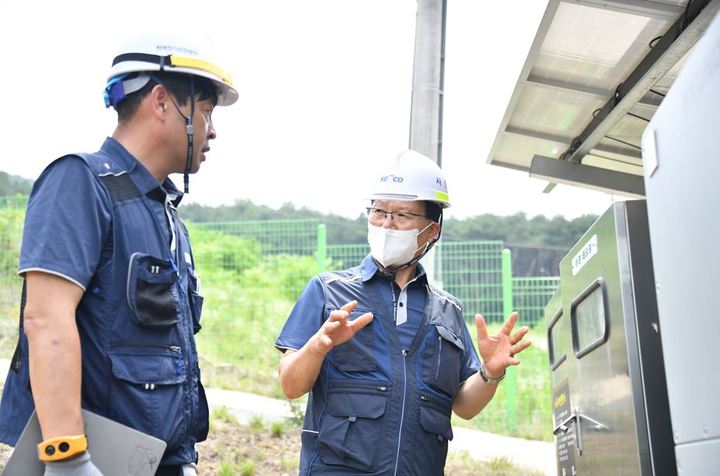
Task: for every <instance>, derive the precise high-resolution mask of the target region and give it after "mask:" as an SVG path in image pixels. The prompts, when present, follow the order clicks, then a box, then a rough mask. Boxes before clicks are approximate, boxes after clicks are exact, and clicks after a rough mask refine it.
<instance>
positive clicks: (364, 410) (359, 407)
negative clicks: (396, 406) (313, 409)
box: [328, 393, 387, 418]
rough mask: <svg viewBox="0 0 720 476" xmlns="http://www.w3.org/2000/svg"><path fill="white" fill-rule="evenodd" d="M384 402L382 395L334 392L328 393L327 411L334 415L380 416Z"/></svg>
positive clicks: (384, 397) (385, 400)
mask: <svg viewBox="0 0 720 476" xmlns="http://www.w3.org/2000/svg"><path fill="white" fill-rule="evenodd" d="M386 404H387V397H386V396H383V395H369V394H365V393H356V394H352V393H335V394H331V395H330V398H329V401H328V413H329V414H330V415H332V416H336V417H361V418H380V417H381V416H382V415H383V414H384V413H385V405H386Z"/></svg>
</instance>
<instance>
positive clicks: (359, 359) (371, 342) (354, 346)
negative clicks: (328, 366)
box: [325, 309, 378, 372]
mask: <svg viewBox="0 0 720 476" xmlns="http://www.w3.org/2000/svg"><path fill="white" fill-rule="evenodd" d="M330 312H332V309H331V310H330V311H328V313H327V315H326V316H325V318H326V319H327V318H328V317H330ZM366 312H368V311H365V310H357V309H356V310H354V311H353V312H352V313H350V316H348V320H349V321H353V320H355V319H356V318H357V317H360V316H361V315H363V314H365V313H366ZM374 326H375V322H370V324H368V325H367V326H365V327H364V328H362V329H360V331H358V332H357V333H356V334H355V335H354V336H353V337H352V339H350V340H349V341H347V342H345V343H342V344H340V345H338V346H336V347H335V348H334V349H333V350H332V351H331V353H330V361H331V362H332V363H333V365H334V366H335V367H336V368H337V369H338V370H340V371H343V372H373V371H375V370H377V367H378V364H377V360H376V357H375V327H374Z"/></svg>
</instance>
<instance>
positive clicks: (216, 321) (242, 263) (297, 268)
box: [0, 197, 559, 438]
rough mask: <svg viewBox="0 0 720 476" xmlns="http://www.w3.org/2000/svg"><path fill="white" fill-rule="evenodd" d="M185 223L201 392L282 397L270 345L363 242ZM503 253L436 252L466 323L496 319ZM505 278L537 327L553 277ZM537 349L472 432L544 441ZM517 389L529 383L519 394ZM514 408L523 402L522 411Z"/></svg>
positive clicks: (4, 234)
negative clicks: (194, 286)
mask: <svg viewBox="0 0 720 476" xmlns="http://www.w3.org/2000/svg"><path fill="white" fill-rule="evenodd" d="M26 201H27V199H26V198H25V197H10V198H7V197H0V247H1V248H0V249H1V250H2V254H0V358H2V359H9V358H10V357H11V355H12V352H13V350H14V347H15V344H16V342H17V337H18V317H17V316H18V312H19V294H20V289H21V284H22V282H21V279H20V278H18V277H17V264H18V259H19V255H20V241H21V236H22V225H23V219H24V214H25V206H26ZM187 225H188V229H189V231H190V234H191V236H192V239H193V252H194V255H195V261H196V266H197V268H198V270H199V272H200V274H201V277H202V281H203V291H204V292H203V294H204V295H205V306H204V309H203V321H202V324H203V330H202V332H200V333H199V334H198V347H199V350H200V355H201V365H202V366H203V379H204V381H205V382H206V384H207V385H209V386H218V387H224V388H228V389H235V390H242V391H247V392H254V393H258V394H262V395H267V396H273V397H281V393H280V390H279V386H278V384H277V371H276V367H277V361H278V358H279V353H278V352H277V351H276V350H275V349H274V348H273V345H272V343H273V342H274V339H275V338H276V336H277V335H278V334H279V332H280V330H281V328H282V326H283V324H284V321H285V319H286V318H287V316H288V314H289V312H290V311H291V309H292V306H293V305H294V303H295V301H296V299H297V298H298V296H299V295H300V293H301V292H302V290H303V288H304V286H305V285H306V283H307V282H308V280H309V279H310V278H311V277H312V276H313V275H315V274H316V273H317V272H318V271H319V270H322V269H344V268H347V267H351V266H355V265H357V264H359V263H360V262H361V261H362V259H363V258H364V257H365V256H366V255H367V254H368V253H369V247H368V245H367V244H330V245H325V243H323V239H322V238H323V237H324V236H325V233H324V229H323V233H320V230H321V229H322V227H321V226H320V225H321V223H320V221H319V220H264V221H243V222H222V223H188V224H187ZM503 249H504V246H503V243H502V242H500V241H443V242H441V243H439V245H438V247H437V249H436V253H435V259H436V262H435V264H436V266H435V272H436V274H435V276H436V281H438V284H440V285H441V286H442V287H443V288H444V289H445V290H446V291H448V292H450V293H451V294H453V295H454V296H456V297H457V298H458V299H459V300H460V301H461V302H462V303H463V312H464V315H465V318H466V319H467V320H468V322H469V323H470V322H472V319H473V317H474V315H475V314H476V313H481V314H483V316H485V318H486V320H487V321H488V322H491V323H492V322H500V321H502V320H504V317H505V316H503V293H504V290H503V284H502V283H503V275H502V252H503ZM320 261H322V262H320ZM511 282H512V290H511V291H512V296H513V301H512V302H513V307H514V309H515V310H517V311H518V312H519V313H520V316H521V323H522V324H526V325H531V326H532V325H536V324H542V320H543V311H544V307H545V304H546V302H547V301H548V300H549V298H550V297H551V296H552V294H553V293H554V291H555V289H556V288H557V286H558V284H559V280H558V278H557V277H516V278H514V279H512V281H511ZM505 291H507V290H505ZM537 352H539V355H535V356H534V357H533V358H534V359H535V360H537V364H536V365H534V364H533V365H531V366H530V367H528V364H527V363H526V362H527V361H528V360H530V358H526V360H525V361H524V364H523V370H522V371H523V372H528V374H527V375H526V376H523V377H519V378H518V385H519V387H518V389H519V390H518V396H517V397H513V399H511V400H512V401H511V400H508V402H507V404H505V403H501V402H503V400H504V398H505V397H504V396H502V392H503V391H504V390H502V389H500V390H499V392H500V394H501V395H500V396H499V398H496V399H495V400H499V401H498V402H494V403H493V407H494V409H493V410H492V411H491V412H484V415H485V416H482V415H481V417H480V418H479V419H476V420H477V422H476V424H477V425H478V426H479V427H481V428H483V429H485V430H486V431H495V432H498V433H505V434H515V435H519V436H527V437H533V438H543V437H544V436H543V435H545V434H546V433H547V431H548V427H549V426H550V421H549V420H550V415H551V414H552V413H551V411H550V409H549V397H548V398H546V397H545V393H548V394H549V390H548V389H546V388H545V387H547V386H548V385H549V383H548V375H546V373H547V372H543V371H542V370H544V369H545V368H546V366H547V364H546V362H547V360H546V356H545V355H544V354H543V353H542V352H541V351H537ZM533 369H535V370H533ZM538 379H539V380H538ZM534 380H538V382H534ZM540 380H542V381H541V382H540ZM522 385H529V386H527V389H526V390H524V391H523V390H522V388H521V386H522ZM538 385H541V387H538ZM523 405H531V406H530V407H528V408H527V409H524V407H523ZM546 406H548V407H547V408H546ZM516 413H517V418H518V421H525V422H528V423H525V424H524V426H523V425H518V427H517V428H513V429H512V430H509V429H508V428H510V427H509V426H508V424H507V421H514V420H512V419H510V420H508V418H510V417H509V416H508V415H510V414H512V415H515V414H516ZM526 413H527V414H526ZM512 418H515V417H514V416H513V417H512ZM531 422H532V423H531Z"/></svg>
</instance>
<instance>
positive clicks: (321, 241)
mask: <svg viewBox="0 0 720 476" xmlns="http://www.w3.org/2000/svg"><path fill="white" fill-rule="evenodd" d="M326 258H327V230H326V229H325V225H323V224H322V223H321V224H319V225H318V227H317V263H318V273H323V272H325V261H326Z"/></svg>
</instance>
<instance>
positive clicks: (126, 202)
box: [0, 35, 237, 476]
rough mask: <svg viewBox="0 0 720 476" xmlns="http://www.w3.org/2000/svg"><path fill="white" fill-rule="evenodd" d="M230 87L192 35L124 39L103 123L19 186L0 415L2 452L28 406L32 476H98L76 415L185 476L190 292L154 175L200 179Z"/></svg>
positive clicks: (192, 423) (196, 427)
mask: <svg viewBox="0 0 720 476" xmlns="http://www.w3.org/2000/svg"><path fill="white" fill-rule="evenodd" d="M236 99H237V92H236V91H235V89H234V88H233V86H232V83H231V80H230V77H229V75H228V74H227V73H225V72H224V71H223V70H222V69H221V68H220V67H219V66H218V65H217V64H216V63H215V58H214V57H213V56H212V49H211V45H210V44H209V42H207V40H206V39H205V38H204V37H197V38H195V37H192V36H188V35H183V36H181V37H172V36H163V35H156V36H153V37H145V38H138V39H137V40H136V41H133V42H131V43H130V44H128V45H127V46H126V47H125V48H124V49H123V50H122V51H120V52H119V54H118V55H117V56H116V57H115V59H114V61H113V64H112V68H111V72H110V75H109V78H108V82H107V86H106V88H105V105H106V106H108V107H110V106H112V107H114V108H115V110H116V111H117V115H118V123H117V127H116V129H115V131H114V133H113V135H112V137H109V138H107V139H106V140H105V142H104V143H103V144H102V147H101V148H100V150H99V151H98V152H95V153H91V154H71V155H67V156H65V157H62V158H60V159H57V160H55V161H54V162H53V163H52V164H50V165H49V166H48V167H47V168H46V169H45V171H44V172H43V173H42V175H41V176H40V178H39V179H38V180H37V181H36V182H35V185H34V187H33V191H32V194H31V196H30V199H29V203H28V209H27V215H26V220H25V229H24V234H23V241H22V250H21V256H20V266H19V274H20V275H21V276H22V277H23V278H24V286H23V299H22V304H21V321H20V326H21V333H20V339H19V342H18V346H17V349H16V352H15V355H14V357H13V360H12V365H11V369H10V371H9V373H8V377H7V380H6V384H5V389H4V391H3V397H2V406H1V407H0V441H3V442H5V443H7V444H10V445H14V444H15V442H16V441H17V439H18V436H19V435H20V432H21V431H22V429H23V427H24V425H25V423H26V421H27V420H28V418H29V417H30V415H31V413H32V411H33V410H34V409H35V410H36V411H37V416H38V419H39V422H40V427H41V430H42V437H43V442H42V443H41V444H40V445H39V446H38V454H39V458H40V459H41V460H42V461H44V462H45V468H46V469H45V475H46V476H51V475H61V474H73V475H79V476H91V475H98V474H100V471H99V470H98V469H97V467H96V465H94V464H93V461H92V456H91V455H90V453H89V452H88V451H87V439H86V437H85V435H84V429H83V419H82V413H81V407H82V408H84V409H87V410H90V411H93V412H95V413H98V414H100V415H102V416H105V417H108V418H111V419H113V420H116V421H118V422H120V423H123V424H126V425H128V426H131V427H133V428H135V429H137V430H140V431H142V432H145V433H148V434H150V435H153V436H156V437H158V438H160V439H162V440H164V441H165V442H166V443H167V449H166V451H165V454H164V456H163V458H162V460H161V461H159V462H157V461H156V462H152V464H155V465H157V464H158V463H159V465H160V466H159V467H158V468H157V473H156V474H158V475H164V476H167V475H172V476H178V475H186V476H187V475H193V474H195V463H196V462H197V452H196V450H195V443H196V442H197V441H202V440H204V439H205V437H206V435H207V431H208V406H207V401H206V399H205V393H204V391H203V388H202V384H201V382H200V373H199V368H198V356H197V350H196V346H195V338H194V334H195V333H196V332H197V331H198V330H199V329H200V313H201V309H202V297H201V296H200V295H199V294H198V291H199V284H198V279H197V275H196V273H195V263H194V261H193V257H192V250H191V248H190V242H189V237H188V233H187V230H186V229H185V226H184V225H183V223H182V221H181V220H180V219H179V217H178V215H177V211H176V206H177V205H178V204H179V202H180V199H181V198H182V195H183V193H182V192H180V191H179V190H178V189H177V188H176V187H175V185H174V184H173V182H172V181H171V180H170V179H169V178H168V176H169V175H170V174H173V173H181V174H184V177H185V191H186V192H187V191H188V175H189V174H191V173H195V172H197V171H198V170H199V169H200V166H201V163H202V162H203V161H204V160H205V159H206V154H207V152H208V151H209V150H210V146H209V144H210V141H211V140H212V139H215V136H216V133H215V128H214V125H213V122H212V113H213V109H214V108H215V106H216V105H223V106H225V105H230V104H232V103H233V102H235V101H236Z"/></svg>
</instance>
